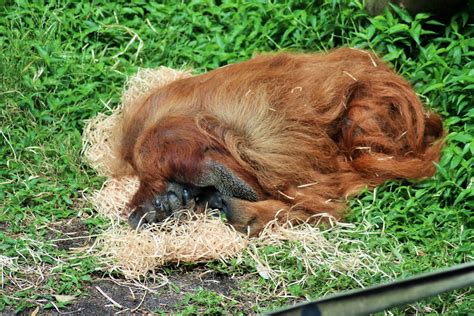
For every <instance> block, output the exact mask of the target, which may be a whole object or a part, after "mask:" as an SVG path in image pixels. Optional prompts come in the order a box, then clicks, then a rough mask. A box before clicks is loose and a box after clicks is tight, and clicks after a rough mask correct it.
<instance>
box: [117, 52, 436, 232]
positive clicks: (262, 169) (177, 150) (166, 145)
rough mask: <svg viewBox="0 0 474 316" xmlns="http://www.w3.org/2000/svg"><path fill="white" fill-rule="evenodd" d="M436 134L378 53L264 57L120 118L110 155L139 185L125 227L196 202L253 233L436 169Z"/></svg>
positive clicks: (153, 97)
mask: <svg viewBox="0 0 474 316" xmlns="http://www.w3.org/2000/svg"><path fill="white" fill-rule="evenodd" d="M443 136H444V131H443V127H442V122H441V119H440V117H439V116H438V115H436V114H433V113H430V112H429V111H427V110H426V109H425V108H424V107H423V105H422V103H421V102H420V100H419V99H418V97H417V95H416V93H415V91H414V90H413V88H412V87H411V86H410V84H409V83H408V82H407V81H406V80H404V79H403V78H401V77H400V76H399V75H397V74H396V73H395V72H394V71H393V70H392V69H390V67H388V66H387V65H386V64H384V63H383V62H382V61H381V60H380V59H379V58H378V57H377V56H375V55H374V54H372V53H370V52H367V51H362V50H358V49H349V48H341V49H336V50H333V51H331V52H329V53H324V54H322V53H321V54H301V53H277V54H263V55H260V56H257V57H255V58H253V59H251V60H248V61H245V62H241V63H237V64H232V65H228V66H225V67H221V68H218V69H216V70H213V71H210V72H208V73H205V74H202V75H198V76H194V77H190V78H185V79H180V80H177V81H174V82H172V83H170V84H168V85H166V86H164V87H160V88H157V89H155V90H154V91H152V92H151V93H149V94H148V95H147V96H146V97H144V98H141V99H140V100H138V101H137V102H136V103H135V104H134V105H133V106H132V107H129V108H128V109H126V110H125V112H124V113H123V117H122V119H121V123H120V128H119V133H118V136H117V137H118V140H119V150H118V156H119V159H120V161H121V162H122V163H123V165H124V166H126V169H127V170H131V173H132V174H134V175H136V176H137V177H138V178H139V180H140V187H139V189H138V191H137V192H136V194H135V195H134V197H133V198H132V200H131V201H130V203H129V205H130V208H131V209H132V210H133V212H132V213H131V215H130V216H129V223H130V225H131V226H132V227H137V226H139V225H140V224H143V223H152V222H157V221H161V220H163V219H164V218H166V217H167V216H169V215H171V214H172V213H173V212H175V211H177V210H180V209H183V208H189V207H193V206H197V210H198V211H199V210H203V209H204V208H206V207H207V208H211V209H218V210H220V211H221V212H222V214H224V215H225V217H226V218H227V220H228V222H229V223H230V224H232V225H233V226H234V227H235V228H236V229H238V230H240V231H243V232H249V233H250V234H256V233H258V232H259V231H260V230H261V229H262V228H263V227H264V226H265V224H266V223H268V222H269V221H271V220H273V219H274V218H275V217H276V216H277V217H278V218H281V219H285V220H287V219H288V220H292V221H296V222H297V221H305V220H307V219H309V218H312V217H314V215H316V214H322V213H326V214H329V215H332V216H334V217H335V218H337V219H340V218H341V217H342V216H343V214H344V209H345V202H346V200H347V198H348V197H349V196H351V195H354V194H356V193H358V192H360V190H361V189H363V188H365V187H368V188H373V187H375V186H377V185H380V184H381V183H383V182H385V181H387V180H389V179H404V178H409V179H417V178H426V177H430V176H432V175H433V174H434V173H435V170H436V169H435V165H434V163H433V162H436V161H438V160H439V156H440V150H441V147H442V143H443V141H442V140H443Z"/></svg>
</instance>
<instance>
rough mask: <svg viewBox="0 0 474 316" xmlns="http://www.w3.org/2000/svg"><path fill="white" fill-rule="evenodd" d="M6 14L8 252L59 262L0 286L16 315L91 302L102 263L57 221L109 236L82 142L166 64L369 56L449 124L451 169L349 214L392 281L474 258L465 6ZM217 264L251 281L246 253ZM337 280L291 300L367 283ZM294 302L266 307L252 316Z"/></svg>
mask: <svg viewBox="0 0 474 316" xmlns="http://www.w3.org/2000/svg"><path fill="white" fill-rule="evenodd" d="M1 5H2V6H4V7H2V8H1V9H0V11H1V12H2V13H1V14H0V60H1V62H0V122H1V126H0V142H1V144H2V146H1V147H0V227H1V229H0V254H1V255H3V256H8V257H11V258H18V259H17V264H19V265H28V264H45V265H53V266H55V268H54V270H53V271H52V274H51V278H50V279H49V280H48V282H46V283H44V284H43V285H41V287H39V288H30V289H27V290H24V291H17V292H8V288H9V284H8V281H7V283H6V285H5V287H4V288H2V289H0V291H2V290H5V293H6V294H7V295H0V311H1V310H2V309H3V308H5V306H7V305H10V306H15V308H16V309H17V310H18V311H20V310H23V309H25V308H27V307H32V306H35V304H36V303H35V301H36V300H37V299H38V298H40V299H43V300H46V301H48V302H51V301H52V296H51V295H53V294H71V295H77V294H80V293H82V291H83V285H84V283H86V282H89V281H90V280H91V275H93V273H94V271H95V269H96V265H97V263H96V262H95V260H94V259H93V258H87V257H83V258H79V257H74V256H72V255H71V254H70V253H67V252H66V251H64V250H60V249H58V248H57V247H55V246H54V245H53V244H52V243H51V242H49V239H51V234H50V233H51V229H49V228H50V227H51V225H54V224H55V223H67V222H68V221H69V220H70V219H74V218H76V219H80V220H81V221H83V222H85V223H86V225H87V228H88V230H89V233H91V234H92V233H95V232H97V231H100V230H101V229H103V228H104V222H103V221H102V220H101V219H98V218H96V217H94V213H93V211H92V210H91V209H90V208H89V206H87V205H83V204H81V203H80V200H81V197H82V194H83V193H84V192H85V193H87V192H90V191H91V190H92V188H97V187H99V186H100V183H101V180H103V179H100V178H99V177H98V176H96V175H95V173H94V172H93V171H92V170H90V169H89V168H88V167H87V166H85V165H84V163H83V162H82V160H81V144H82V143H81V133H82V128H83V127H84V124H85V120H86V119H89V118H92V117H94V115H95V114H96V113H97V112H99V111H107V110H108V109H110V108H113V107H115V106H116V105H117V104H118V102H119V99H120V93H121V91H122V86H123V83H124V81H125V80H126V78H127V76H129V75H131V74H133V73H134V72H135V71H136V70H137V69H138V68H139V67H156V66H159V65H166V66H169V67H175V68H180V67H192V68H194V69H196V71H198V72H204V71H206V70H209V69H213V68H216V67H219V66H222V65H225V64H228V63H232V62H237V61H240V60H245V59H247V58H249V57H251V56H252V55H253V54H255V53H258V52H265V51H275V50H291V51H303V50H304V51H319V50H329V49H332V48H334V47H338V46H341V45H345V46H351V47H356V48H362V49H370V50H373V51H375V52H376V53H378V54H380V55H382V56H383V58H384V60H386V61H387V62H389V63H391V64H392V65H393V66H394V67H395V68H396V69H397V71H399V73H400V74H402V75H403V76H405V77H406V78H407V79H408V80H409V81H410V82H411V83H412V84H413V86H414V88H415V89H416V91H417V92H418V93H419V94H420V97H421V99H422V100H423V101H424V102H425V103H426V104H427V105H428V106H429V107H431V108H432V109H433V110H434V111H437V112H439V113H440V114H442V115H443V116H444V118H445V121H444V124H445V127H446V128H447V130H448V131H449V135H448V137H447V140H446V147H445V149H444V153H443V158H442V159H441V161H440V162H439V164H438V165H437V168H438V170H439V172H438V174H437V175H436V176H435V177H434V178H433V179H427V180H426V181H423V182H419V183H415V184H413V183H410V184H408V183H405V182H390V183H387V184H385V185H384V186H382V187H380V188H378V189H377V190H376V191H375V192H365V193H362V194H361V195H360V196H359V197H358V198H356V199H352V200H351V203H350V207H351V209H352V213H351V215H350V217H349V218H348V220H349V221H351V222H354V223H361V222H365V223H369V224H370V225H369V227H368V228H367V229H368V231H370V232H371V233H370V234H369V233H368V234H365V235H360V234H359V235H357V236H358V237H357V238H359V239H360V240H361V241H362V242H364V243H365V244H366V245H367V246H368V247H369V248H370V249H372V250H374V251H375V250H376V251H382V252H383V253H387V254H390V255H393V258H396V259H394V260H393V261H392V262H386V263H384V271H386V272H387V273H389V274H391V275H396V276H399V277H403V276H407V275H411V274H414V273H417V272H421V271H427V270H431V269H434V268H439V267H444V266H448V265H452V264H455V263H459V262H465V261H469V260H472V253H473V252H472V242H473V240H472V238H473V226H474V225H473V224H474V223H473V216H472V209H474V190H473V188H472V186H473V164H474V158H473V156H474V139H473V135H474V124H473V121H474V109H473V91H474V67H473V66H474V62H473V55H474V27H473V21H472V18H470V17H469V15H468V13H467V12H460V13H458V14H457V15H455V16H454V17H452V18H451V20H450V21H449V22H446V23H442V22H440V21H438V20H437V19H436V18H433V17H431V16H430V15H428V14H425V13H420V14H418V15H416V16H411V15H409V14H408V13H407V12H405V11H404V10H402V9H400V8H398V7H395V6H392V7H391V9H390V10H386V11H385V12H384V13H383V14H382V15H379V16H376V17H370V16H368V15H367V14H366V13H365V11H364V10H363V6H362V4H361V2H358V1H329V0H327V1H315V2H307V1H296V0H291V1H287V2H278V1H274V2H269V1H219V4H215V3H214V2H212V1H185V2H177V1H165V2H161V3H155V2H149V1H134V2H133V3H132V2H122V1H119V2H114V1H112V2H111V1H96V2H94V3H88V2H78V3H72V2H70V3H68V2H61V1H51V2H48V3H47V4H45V3H43V2H40V1H20V0H19V1H16V2H10V1H6V2H2V4H1ZM329 237H330V236H329ZM352 237H353V236H352ZM269 251H271V250H269ZM281 251H282V254H285V251H287V250H285V249H283V250H281ZM286 254H287V256H284V255H282V257H281V258H279V259H278V262H275V264H280V265H281V267H282V269H285V271H287V274H286V276H285V278H286V279H287V282H288V283H291V282H292V281H294V280H299V279H301V277H302V276H303V274H304V271H303V270H301V269H299V268H298V267H299V266H300V264H301V260H300V259H299V258H291V256H290V255H289V253H288V252H286ZM58 258H59V260H58ZM62 259H64V260H62ZM275 260H277V259H275ZM232 262H233V263H232ZM209 267H212V268H214V269H218V270H220V271H221V272H222V273H229V274H230V273H239V274H247V273H249V272H252V273H253V272H255V267H254V266H253V265H252V263H251V261H250V260H248V261H246V260H245V259H244V261H243V262H236V261H231V263H230V264H227V265H222V264H210V265H209ZM6 269H7V270H6V272H8V273H12V274H15V275H16V276H18V274H21V273H22V272H21V271H16V270H15V269H13V268H10V270H8V269H9V268H8V267H7V268H6ZM326 272H327V270H325V269H323V268H322V269H321V271H316V272H315V275H312V276H308V279H307V282H305V283H304V284H294V285H292V286H291V288H290V289H289V292H290V293H291V294H292V295H293V296H294V297H296V298H298V299H302V298H305V297H317V296H320V295H324V294H326V293H329V292H334V291H337V290H344V289H347V288H351V287H357V286H358V284H356V283H355V282H354V281H353V280H352V279H350V278H349V277H348V276H341V277H340V278H338V279H336V280H334V279H328V277H327V275H326ZM358 277H359V279H360V280H362V282H363V283H364V284H366V285H370V284H374V283H377V282H379V281H381V279H380V276H373V275H370V274H369V273H366V274H363V275H360V276H358ZM272 289H273V288H272V285H271V284H269V282H268V281H266V280H264V279H259V280H258V282H255V280H252V281H249V282H247V283H246V282H244V283H243V284H242V291H248V292H250V293H251V292H252V291H253V292H256V293H258V292H261V291H264V290H272ZM456 296H457V297H458V298H456ZM470 302H472V292H470V291H468V292H466V291H464V292H462V293H461V292H460V293H458V294H457V295H444V296H441V297H438V298H433V299H430V300H429V301H427V302H424V303H420V304H419V305H417V306H412V307H407V309H400V310H395V311H394V312H395V313H397V314H401V313H404V312H408V313H413V312H415V311H428V310H432V311H437V312H443V313H459V314H465V313H468V312H469V308H470V307H469V304H470ZM286 303H288V302H287V301H286V300H283V299H279V300H276V301H273V300H271V299H269V300H267V301H265V302H261V303H260V305H258V306H257V307H256V309H262V308H270V309H271V308H276V307H278V306H282V305H284V304H286ZM232 304H233V303H232V301H229V300H226V299H223V298H222V297H221V296H219V295H218V294H216V293H211V292H208V291H204V290H198V291H197V293H195V294H194V295H192V296H188V297H187V298H186V302H185V303H183V304H182V305H179V306H181V307H179V308H182V312H183V313H184V314H186V313H188V314H189V313H191V314H193V313H204V312H207V313H210V314H212V313H225V312H228V311H230V310H232V308H233V307H232V306H233V305H232Z"/></svg>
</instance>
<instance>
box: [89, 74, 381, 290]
mask: <svg viewBox="0 0 474 316" xmlns="http://www.w3.org/2000/svg"><path fill="white" fill-rule="evenodd" d="M188 76H190V73H189V72H185V71H177V70H173V69H170V68H165V67H160V68H158V69H143V70H140V71H139V72H138V73H137V74H136V75H135V76H134V77H132V78H131V79H130V80H129V81H128V83H127V85H126V87H125V91H124V93H123V97H122V104H121V106H119V107H118V108H117V109H115V110H113V111H112V112H111V114H110V115H106V114H103V113H100V114H99V115H97V117H95V118H94V119H92V120H90V121H89V122H88V124H87V127H86V128H85V130H84V135H83V139H84V141H83V145H84V146H83V155H84V157H85V160H86V161H87V163H88V164H89V165H90V166H91V167H93V168H94V169H95V170H96V171H97V172H98V173H99V174H100V175H103V176H106V177H107V178H108V179H107V180H106V181H105V182H104V184H103V186H102V188H101V189H100V190H98V191H96V192H94V193H93V194H92V195H91V196H90V197H89V199H90V202H91V203H92V204H93V206H94V208H95V209H96V210H97V212H98V213H99V215H100V216H102V217H105V218H107V219H109V220H110V223H111V225H110V229H109V230H107V231H106V232H104V233H103V234H102V235H101V236H100V237H99V238H98V239H97V241H96V243H95V244H94V246H93V247H92V248H91V251H92V252H93V253H95V254H96V255H98V256H99V257H100V258H101V259H102V263H103V264H104V265H105V266H107V267H108V268H109V270H111V271H118V272H120V273H122V274H123V275H124V276H125V277H126V278H128V279H133V280H139V279H143V278H150V276H153V275H154V274H153V273H154V272H153V271H156V270H157V268H159V267H161V266H163V265H165V264H170V263H175V264H179V263H182V262H205V261H212V260H224V261H225V260H226V259H228V258H231V257H234V258H235V257H237V258H241V256H242V255H248V256H250V257H251V258H252V259H253V260H254V261H255V266H256V270H257V272H258V273H259V274H260V276H261V277H263V278H265V279H269V280H272V281H273V282H274V284H276V285H278V284H280V283H282V282H283V283H284V281H283V279H284V271H281V270H279V269H278V267H272V266H271V265H272V263H271V262H274V261H272V260H271V259H272V258H270V256H269V255H263V254H262V253H263V251H261V249H262V248H264V247H267V246H268V245H273V246H275V247H283V246H284V245H285V243H286V242H287V241H290V242H291V241H294V242H295V243H293V246H291V247H293V248H292V249H290V251H291V253H292V255H293V256H294V257H296V258H299V259H301V260H302V262H303V265H304V267H305V270H306V271H307V272H308V274H312V273H314V271H316V269H319V268H320V267H321V266H325V267H326V269H329V270H330V271H331V272H335V273H345V274H346V273H349V274H351V273H355V272H356V271H357V270H359V269H361V268H365V269H369V270H370V271H372V272H376V271H379V270H378V268H377V264H376V262H375V260H374V259H373V256H371V255H369V254H368V253H367V252H366V251H364V250H363V248H364V247H355V248H356V249H355V250H352V251H351V252H345V251H342V250H340V249H339V245H340V244H341V243H345V244H347V243H350V242H354V241H352V240H347V238H345V237H340V238H339V237H337V236H338V234H337V232H343V231H344V229H345V228H346V227H347V226H350V228H353V227H352V226H351V225H347V224H345V225H343V224H340V223H334V225H333V227H332V228H330V230H331V233H332V235H333V237H332V239H331V241H328V240H327V239H326V237H325V236H324V234H325V232H323V231H321V230H320V228H318V227H317V226H314V225H309V224H307V225H299V226H297V227H292V226H291V224H289V223H283V224H282V223H277V222H276V221H275V222H271V223H269V224H268V225H267V227H266V229H265V230H264V231H263V232H262V234H261V235H260V236H259V237H258V238H249V237H248V236H246V235H243V234H240V233H238V232H236V231H235V230H234V229H233V228H232V227H231V226H229V225H226V224H225V223H224V222H223V221H222V220H221V219H220V218H219V217H218V216H215V215H216V214H215V213H213V212H212V211H209V212H208V213H205V214H194V213H192V211H182V212H180V213H178V214H176V215H174V216H173V217H171V218H169V219H168V220H166V221H164V222H163V223H160V224H155V225H151V226H150V227H148V228H146V229H144V230H140V231H135V230H131V229H130V228H129V227H128V225H127V222H126V215H124V214H125V213H126V211H127V209H126V203H127V201H128V200H129V198H130V197H131V196H132V195H133V194H134V192H135V191H136V190H137V188H138V180H137V179H136V178H134V177H130V176H129V177H121V178H113V177H112V174H113V170H114V161H115V160H116V159H115V155H114V153H113V151H114V150H113V148H114V145H113V144H112V143H111V134H112V131H113V129H114V127H115V126H116V125H117V122H118V120H119V118H120V114H121V112H122V111H123V109H125V108H127V107H128V106H131V105H132V104H133V102H134V100H136V98H141V97H144V96H146V95H147V93H149V92H150V91H151V90H152V89H155V88H158V87H160V86H163V85H165V84H167V83H169V82H171V81H173V80H176V79H179V78H185V77H188ZM334 232H336V233H335V234H334ZM335 236H336V237H335ZM333 238H336V239H333ZM338 238H339V239H338ZM287 244H288V243H286V245H287ZM272 256H278V252H276V253H274V254H273V255H272ZM275 261H276V262H278V260H275ZM302 282H304V280H302Z"/></svg>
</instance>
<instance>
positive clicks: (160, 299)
mask: <svg viewBox="0 0 474 316" xmlns="http://www.w3.org/2000/svg"><path fill="white" fill-rule="evenodd" d="M199 289H204V290H208V291H213V292H216V293H217V294H219V295H222V296H223V297H226V298H229V299H232V300H234V301H236V302H237V304H238V306H239V310H241V311H242V312H244V313H245V314H249V313H250V314H251V313H252V312H251V302H250V301H249V298H248V297H236V296H235V293H236V290H238V280H237V279H236V278H233V277H231V276H228V275H224V274H219V273H215V272H209V270H206V269H205V268H199V267H198V268H194V269H193V270H192V271H181V272H173V275H172V276H170V279H169V283H168V284H167V285H164V286H162V287H160V288H158V289H154V291H150V290H148V289H145V288H143V287H138V286H136V285H134V284H131V283H130V284H127V283H126V282H124V281H123V280H112V279H97V280H94V281H93V282H92V283H91V284H89V285H87V286H86V287H85V289H84V295H82V296H80V297H78V298H76V299H75V300H74V301H72V302H71V303H70V304H69V305H67V306H66V307H64V308H61V309H60V313H59V312H58V311H57V310H55V309H54V308H53V309H43V308H40V309H38V310H36V309H35V308H31V309H28V310H25V311H23V312H21V313H20V314H19V315H31V314H32V312H36V315H60V314H70V315H88V316H89V315H98V316H99V315H113V314H116V313H124V314H149V313H154V312H157V311H159V312H165V313H166V314H168V313H171V314H174V313H176V312H179V310H180V306H179V305H177V303H178V302H180V301H181V300H182V299H183V298H184V297H185V296H186V294H189V293H195V292H196V290H199ZM181 308H182V306H181ZM4 313H5V314H4V315H12V314H14V313H13V310H12V309H10V310H8V309H7V310H6V311H4ZM0 314H1V313H0ZM1 315H3V314H1Z"/></svg>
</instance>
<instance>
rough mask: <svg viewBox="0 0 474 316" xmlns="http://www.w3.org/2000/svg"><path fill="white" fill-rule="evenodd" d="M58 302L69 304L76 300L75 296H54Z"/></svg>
mask: <svg viewBox="0 0 474 316" xmlns="http://www.w3.org/2000/svg"><path fill="white" fill-rule="evenodd" d="M53 296H54V298H55V299H56V301H58V302H59V303H69V302H72V301H74V300H75V299H76V297H75V296H72V295H53Z"/></svg>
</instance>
